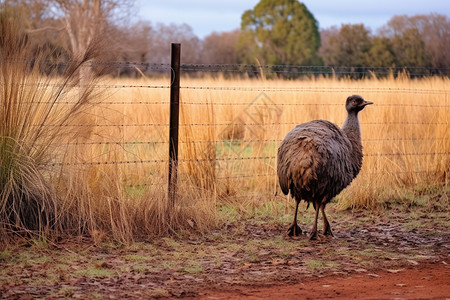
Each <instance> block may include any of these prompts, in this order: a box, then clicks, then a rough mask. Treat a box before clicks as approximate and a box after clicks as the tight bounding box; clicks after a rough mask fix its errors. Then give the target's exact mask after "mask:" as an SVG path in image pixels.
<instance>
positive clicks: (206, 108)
mask: <svg viewBox="0 0 450 300" xmlns="http://www.w3.org/2000/svg"><path fill="white" fill-rule="evenodd" d="M58 64H59V65H60V66H64V63H58ZM93 66H102V67H105V66H106V67H108V68H110V69H111V68H115V69H117V70H122V69H132V70H136V69H139V70H140V71H141V72H142V73H143V74H150V75H155V74H158V75H165V76H155V77H151V76H150V75H149V76H150V77H148V78H145V79H130V78H122V79H120V78H112V79H108V80H107V82H106V83H105V82H98V83H96V84H94V85H93V88H94V89H98V90H99V91H106V95H107V96H104V99H103V100H102V101H99V102H98V105H97V106H95V107H94V108H93V109H92V111H89V112H88V114H87V116H86V119H87V120H88V121H87V122H86V119H82V120H80V123H77V124H63V125H55V124H39V125H36V126H44V127H55V126H65V127H73V128H78V130H80V132H81V134H79V135H77V136H76V137H75V138H74V139H73V140H65V141H61V142H60V143H59V147H61V148H64V149H68V148H73V149H74V150H71V151H73V152H75V153H77V155H75V156H74V158H72V159H71V160H64V159H62V158H64V157H66V156H64V155H63V156H56V157H55V158H54V160H53V161H51V162H48V164H47V166H48V167H58V168H61V167H67V166H84V167H98V166H111V165H112V166H125V167H127V169H124V170H123V172H124V173H126V172H130V174H128V175H125V176H124V178H125V179H124V184H126V185H127V186H128V187H149V186H152V185H160V184H161V182H163V180H162V179H161V178H164V176H165V172H166V169H167V165H168V162H169V157H168V144H169V142H168V131H169V117H168V114H169V111H168V106H169V96H168V90H169V88H170V85H171V84H170V82H169V79H168V75H169V74H170V73H171V72H172V71H173V70H172V69H171V68H170V65H167V64H157V63H155V64H149V63H139V62H94V63H93ZM181 72H183V74H185V75H189V76H186V77H184V79H185V80H182V81H181V93H182V94H181V98H182V100H181V110H182V117H181V123H180V128H181V132H180V144H181V149H180V158H179V162H180V163H181V164H182V170H184V171H182V172H184V173H185V174H188V175H192V173H193V172H197V173H198V172H202V170H203V169H202V168H209V169H210V171H211V170H212V172H213V174H214V179H215V180H244V181H245V180H250V179H254V178H258V179H261V178H269V179H270V180H269V181H274V180H276V151H277V147H278V145H279V143H280V142H281V140H282V139H283V137H284V136H285V135H286V133H287V132H288V131H289V130H290V129H292V128H293V127H295V126H296V125H297V124H299V123H301V122H305V121H308V120H312V119H320V118H332V119H334V120H332V121H334V122H335V123H342V121H343V119H342V118H341V119H339V118H338V117H337V116H343V115H344V114H343V113H342V112H343V111H344V106H343V102H344V100H345V97H346V96H348V95H349V94H353V93H360V94H363V95H364V97H366V96H365V95H368V96H371V97H374V98H377V99H378V100H379V101H378V103H377V101H374V102H375V105H374V107H370V108H368V110H375V111H376V114H377V115H378V116H380V115H381V116H382V117H376V116H373V115H372V116H371V117H369V116H365V114H366V113H367V114H371V112H363V113H362V115H364V116H363V117H362V120H361V126H362V131H363V144H364V147H365V157H366V160H368V161H369V167H367V168H366V169H364V172H366V174H369V175H370V174H372V175H373V174H377V175H380V174H381V175H383V174H384V172H386V169H383V167H380V166H385V165H392V166H393V168H391V169H390V171H389V172H390V174H397V175H403V174H425V175H426V174H433V173H436V172H440V173H442V172H444V173H445V172H446V174H448V173H449V171H450V170H449V168H450V167H449V166H450V148H449V145H450V141H449V132H450V125H449V117H450V113H449V112H450V110H449V108H450V99H449V96H450V90H449V89H448V78H446V77H447V76H449V75H450V72H449V70H448V69H444V68H414V67H403V68H373V67H339V66H333V67H318V66H282V65H272V66H259V65H223V64H222V65H220V64H214V65H194V64H184V65H181ZM217 73H220V74H225V75H226V74H229V73H231V74H239V75H245V76H246V77H245V78H243V77H235V78H233V77H230V78H228V77H226V76H225V75H224V77H217ZM400 73H404V74H407V75H408V76H409V77H421V78H428V79H429V80H432V79H433V78H435V79H436V75H437V76H438V77H437V78H438V79H439V78H440V80H441V82H442V84H440V85H437V86H436V85H434V84H433V83H429V84H426V83H425V84H424V85H420V84H415V83H413V82H412V81H410V83H409V84H404V85H395V84H392V86H387V87H386V86H385V85H388V84H389V83H390V82H391V83H392V82H393V81H392V80H393V79H386V78H387V76H389V75H392V76H393V78H394V77H395V76H397V75H398V74H400ZM269 75H270V76H272V77H271V78H265V77H268V76H269ZM336 75H339V76H338V77H339V78H334V76H336ZM208 76H209V77H208ZM319 76H323V78H322V79H318V78H319ZM327 76H328V77H327ZM343 76H346V78H363V77H370V78H372V79H373V80H378V81H377V84H370V82H369V81H368V80H361V81H357V80H356V81H351V82H350V81H349V80H347V81H345V79H342V78H343ZM262 77H264V78H262ZM205 78H206V79H205ZM376 78H381V79H376ZM383 78H384V79H383ZM290 79H295V80H290ZM309 79H312V80H309ZM428 79H427V80H428ZM282 80H283V81H282ZM331 80H334V81H333V82H334V83H335V84H333V85H332V86H329V85H330V83H331ZM389 80H391V81H389ZM281 81H282V83H280V82H281ZM424 81H426V80H424ZM164 82H165V83H164ZM40 87H42V88H52V87H58V83H52V82H49V83H46V84H43V85H41V86H40ZM344 96H345V97H344ZM371 100H373V99H371ZM36 104H42V105H46V104H52V103H47V102H36ZM57 104H58V105H70V104H72V102H71V101H69V100H68V101H64V100H63V101H60V102H58V103H57ZM298 112H300V113H298ZM344 112H345V111H344ZM296 113H298V115H296ZM84 131H87V133H86V134H83V132H84ZM366 132H368V134H365V133H366ZM80 136H82V137H80ZM366 160H365V161H366ZM136 169H139V170H138V171H136ZM137 173H139V174H138V175H136V176H134V175H133V174H137ZM207 173H208V172H207ZM208 174H209V173H208ZM132 175H133V176H132ZM446 176H447V177H446V178H445V180H448V175H446ZM180 180H183V177H182V178H181V179H180ZM261 182H263V184H269V183H268V181H261Z"/></svg>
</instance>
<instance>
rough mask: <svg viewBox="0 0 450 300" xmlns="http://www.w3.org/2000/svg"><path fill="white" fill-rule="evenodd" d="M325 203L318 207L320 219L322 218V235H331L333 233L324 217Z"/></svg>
mask: <svg viewBox="0 0 450 300" xmlns="http://www.w3.org/2000/svg"><path fill="white" fill-rule="evenodd" d="M325 205H326V204H325V203H322V204H321V205H320V210H321V211H322V217H323V234H324V235H331V236H334V235H333V232H332V231H331V227H330V223H329V222H328V219H327V216H326V215H325Z"/></svg>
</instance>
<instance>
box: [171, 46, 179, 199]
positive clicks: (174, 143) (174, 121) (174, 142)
mask: <svg viewBox="0 0 450 300" xmlns="http://www.w3.org/2000/svg"><path fill="white" fill-rule="evenodd" d="M180 53H181V45H180V44H172V49H171V61H170V68H171V76H170V123H169V124H170V125H169V126H170V129H169V186H168V193H169V203H170V204H171V205H175V199H176V194H177V173H178V128H179V119H180V118H179V117H180Z"/></svg>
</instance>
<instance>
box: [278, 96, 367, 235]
mask: <svg viewBox="0 0 450 300" xmlns="http://www.w3.org/2000/svg"><path fill="white" fill-rule="evenodd" d="M368 104H372V102H368V101H365V100H364V99H362V98H361V97H360V96H357V95H354V96H350V97H348V98H347V102H346V109H347V112H348V116H347V120H346V121H345V123H344V126H343V128H342V129H340V128H339V127H337V126H336V125H335V124H333V123H331V122H329V121H324V120H316V121H311V122H307V123H303V124H300V125H298V126H297V127H295V128H294V129H293V130H291V131H290V132H289V133H288V134H287V135H286V137H285V138H284V140H283V141H282V142H281V144H280V147H279V148H278V164H277V173H278V178H279V182H280V187H281V190H282V191H283V193H284V194H286V195H287V194H288V193H289V192H290V193H291V195H292V196H293V197H294V198H295V200H296V201H297V206H296V212H295V216H294V222H293V224H292V226H291V228H290V232H289V234H290V235H298V234H300V233H301V230H300V228H299V227H298V226H297V219H296V217H297V208H298V203H299V202H300V201H301V200H302V199H303V200H305V201H307V202H308V203H312V204H313V206H314V208H315V209H316V219H315V225H314V228H313V232H312V234H311V238H312V239H313V238H316V236H317V232H316V231H317V228H316V227H317V214H318V210H319V209H320V210H321V211H322V214H323V218H324V233H325V234H330V235H331V234H332V233H331V228H330V226H329V223H328V220H327V219H326V216H325V211H324V209H325V205H326V204H327V203H328V202H329V201H330V200H331V199H332V198H333V197H334V196H336V195H337V194H339V193H340V192H341V191H342V190H343V189H344V188H345V187H346V186H348V185H349V184H350V183H351V181H352V180H353V179H354V178H355V177H356V176H357V175H358V173H359V170H360V169H361V165H362V157H363V154H362V146H361V133H360V129H359V121H358V112H359V111H361V110H362V109H363V108H364V107H365V106H366V105H368Z"/></svg>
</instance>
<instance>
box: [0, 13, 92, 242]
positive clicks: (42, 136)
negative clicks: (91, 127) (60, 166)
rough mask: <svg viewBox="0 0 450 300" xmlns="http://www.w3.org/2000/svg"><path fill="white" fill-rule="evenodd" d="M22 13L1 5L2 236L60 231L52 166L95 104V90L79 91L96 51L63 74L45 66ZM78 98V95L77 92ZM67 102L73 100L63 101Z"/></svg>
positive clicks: (81, 89)
mask: <svg viewBox="0 0 450 300" xmlns="http://www.w3.org/2000/svg"><path fill="white" fill-rule="evenodd" d="M20 19H21V16H20V15H18V14H16V13H14V11H11V10H8V9H7V8H6V7H1V8H0V60H1V63H0V97H1V99H0V100H1V102H0V124H1V126H0V155H1V156H0V159H1V160H0V235H1V236H2V237H6V236H7V235H8V236H9V233H15V234H17V233H19V234H20V235H23V234H24V233H26V234H32V235H33V234H39V235H41V234H42V233H44V232H47V233H49V232H52V231H58V230H60V229H62V228H63V227H64V226H63V224H61V222H60V218H61V214H63V212H62V211H61V210H60V207H59V202H58V201H59V200H58V199H59V196H58V195H57V190H56V189H55V186H54V184H52V182H51V178H52V177H53V176H54V175H55V174H56V173H57V171H58V170H56V169H55V168H54V167H53V168H52V167H50V165H51V164H52V162H53V161H54V159H55V158H57V157H58V156H61V155H63V153H62V152H61V151H57V150H56V146H57V144H58V143H60V142H61V141H64V140H65V141H67V140H68V139H70V138H72V137H75V136H76V135H77V134H78V133H77V132H76V131H72V129H70V126H67V125H70V124H71V123H73V121H74V120H76V119H77V118H79V117H80V116H81V115H82V114H83V112H85V111H86V109H87V108H88V107H89V106H90V105H91V102H90V100H91V97H90V96H91V94H92V89H91V88H90V87H89V86H88V85H87V86H85V87H84V88H78V89H77V90H76V91H75V87H76V84H77V82H78V80H79V77H78V72H79V69H80V67H81V66H82V65H83V63H84V62H86V61H87V60H89V59H90V58H91V57H92V56H94V55H95V51H94V50H95V49H94V48H93V47H90V48H89V49H88V50H87V51H86V53H85V55H84V56H83V57H79V58H74V59H73V60H72V61H71V62H70V63H69V64H68V65H67V66H66V69H65V71H64V74H63V75H62V76H56V75H55V74H53V73H51V72H49V70H48V69H46V74H44V73H43V70H42V69H41V63H44V62H43V61H42V59H43V57H44V53H43V52H40V53H35V52H32V51H31V47H30V45H29V42H28V40H29V39H28V36H27V34H26V33H25V30H24V28H23V27H22V26H21V24H20V23H19V20H20ZM74 93H75V94H76V97H75V98H74V97H73V94H74ZM62 101H64V102H65V101H67V103H68V104H64V105H62V104H60V102H62Z"/></svg>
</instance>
